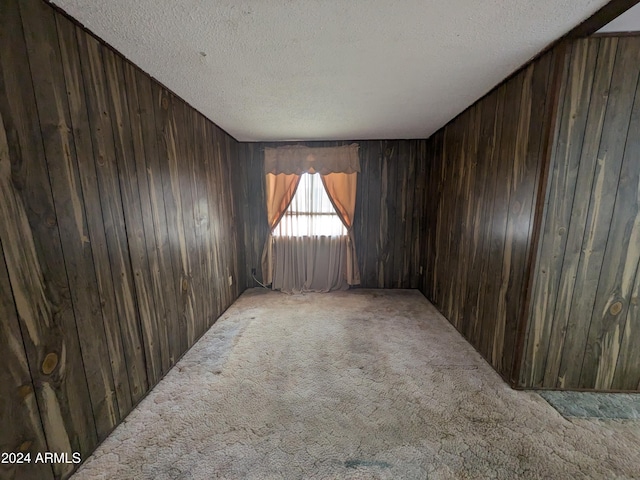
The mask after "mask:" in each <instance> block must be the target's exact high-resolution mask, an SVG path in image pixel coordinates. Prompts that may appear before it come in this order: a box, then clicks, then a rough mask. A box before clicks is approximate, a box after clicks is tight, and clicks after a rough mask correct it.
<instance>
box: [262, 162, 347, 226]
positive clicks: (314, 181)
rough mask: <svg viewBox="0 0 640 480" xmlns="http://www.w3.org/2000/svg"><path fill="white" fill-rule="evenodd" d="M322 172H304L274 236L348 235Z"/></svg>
mask: <svg viewBox="0 0 640 480" xmlns="http://www.w3.org/2000/svg"><path fill="white" fill-rule="evenodd" d="M346 234H347V229H346V228H345V226H344V225H343V224H342V221H341V220H340V217H339V216H338V214H337V213H336V211H335V209H334V208H333V204H332V203H331V200H329V196H328V195H327V192H326V191H325V189H324V185H323V184H322V179H321V178H320V174H319V173H314V174H309V173H303V174H302V175H301V176H300V183H299V185H298V189H297V190H296V194H295V195H294V197H293V200H292V201H291V205H289V208H288V209H287V211H286V212H285V214H284V215H283V217H282V220H280V223H279V224H278V225H277V226H276V228H275V229H274V231H273V235H274V236H288V237H304V236H320V235H324V236H331V235H346Z"/></svg>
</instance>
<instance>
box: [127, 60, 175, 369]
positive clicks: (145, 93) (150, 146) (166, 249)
mask: <svg viewBox="0 0 640 480" xmlns="http://www.w3.org/2000/svg"><path fill="white" fill-rule="evenodd" d="M135 77H136V78H135V83H136V88H137V93H138V111H139V115H140V122H141V133H142V142H143V144H144V146H143V148H144V152H145V162H144V164H142V163H139V164H138V168H137V170H138V172H139V174H138V182H139V183H142V185H140V187H139V188H140V193H141V195H143V192H144V191H145V188H146V187H145V186H144V182H145V180H146V183H147V185H148V193H149V202H150V207H151V219H152V220H153V236H152V235H151V233H148V234H147V238H152V237H155V248H156V252H155V253H156V255H157V262H158V263H157V267H155V268H154V262H155V260H152V261H151V263H150V268H151V280H152V282H153V286H154V287H153V288H154V292H155V298H156V302H157V308H158V312H159V313H160V315H159V318H158V321H159V322H160V323H159V325H158V333H159V335H160V347H161V351H162V356H161V361H162V373H163V374H165V373H166V372H167V371H168V370H169V368H171V366H172V365H173V364H174V363H175V360H177V358H176V356H175V350H174V349H173V348H172V346H171V345H172V341H173V338H175V337H172V336H171V335H172V333H174V331H175V327H176V326H177V325H178V307H177V305H176V290H175V289H176V284H175V283H176V282H175V281H174V278H175V273H174V271H173V265H172V263H171V251H170V246H169V233H168V230H167V215H166V212H165V201H164V192H163V184H162V173H161V168H160V161H159V155H158V143H157V135H156V123H155V122H156V117H155V111H154V99H153V94H152V90H151V81H150V79H149V77H148V76H146V75H145V74H143V73H142V72H141V71H140V70H137V69H136V71H135ZM131 88H132V89H133V87H131ZM141 161H142V159H140V162H141ZM140 172H146V179H145V178H144V176H143V175H140ZM145 217H146V215H145ZM148 220H149V219H147V218H145V222H147V221H148ZM145 231H146V232H148V231H149V230H148V224H147V223H145ZM151 258H155V256H154V255H152V254H151Z"/></svg>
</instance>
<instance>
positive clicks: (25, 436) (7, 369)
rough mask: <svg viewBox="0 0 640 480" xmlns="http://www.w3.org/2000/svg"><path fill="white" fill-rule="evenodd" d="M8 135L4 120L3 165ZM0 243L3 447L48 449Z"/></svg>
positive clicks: (16, 470) (6, 473)
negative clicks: (5, 130)
mask: <svg viewBox="0 0 640 480" xmlns="http://www.w3.org/2000/svg"><path fill="white" fill-rule="evenodd" d="M8 156H9V154H8V145H7V137H6V135H5V132H4V125H3V124H2V122H1V121H0V168H3V165H2V164H3V162H5V161H7V159H8ZM1 247H2V246H1V244H0V351H1V352H2V355H3V362H4V363H3V364H4V368H2V369H1V370H0V384H1V385H2V401H0V418H2V428H1V429H0V451H1V452H23V453H27V452H28V453H30V454H31V456H32V458H34V457H35V455H37V453H38V452H45V451H47V444H46V440H45V436H44V432H43V428H42V423H41V419H40V411H39V409H38V404H37V401H36V397H35V385H34V384H33V381H32V379H31V373H30V371H29V363H28V361H27V353H26V351H25V348H24V343H23V342H22V335H21V333H20V324H19V322H18V314H17V310H16V305H15V302H14V300H13V295H12V292H11V284H10V283H9V272H8V271H7V265H6V262H5V260H4V254H3V252H2V248H1ZM0 477H2V478H11V479H16V480H21V479H24V480H40V479H43V480H45V479H50V478H53V471H52V470H51V466H50V465H46V464H43V463H40V464H36V463H32V464H29V465H17V464H14V465H11V464H2V465H0Z"/></svg>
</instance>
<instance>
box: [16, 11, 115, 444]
mask: <svg viewBox="0 0 640 480" xmlns="http://www.w3.org/2000/svg"><path fill="white" fill-rule="evenodd" d="M21 11H22V19H23V28H24V32H25V39H26V44H27V50H28V54H29V63H30V65H31V72H32V74H31V75H32V79H33V85H34V91H35V97H36V106H37V109H38V116H39V121H40V129H41V131H42V138H43V145H44V153H45V157H46V160H47V166H48V172H49V177H50V182H51V188H52V193H53V201H54V205H55V209H56V215H57V216H58V225H59V227H60V235H61V246H62V253H63V255H64V262H65V266H66V270H67V278H68V281H69V287H70V294H71V304H72V306H73V314H74V317H75V319H76V323H77V328H78V334H79V339H80V343H81V345H82V351H81V352H82V358H83V362H84V370H85V375H86V377H87V383H88V386H89V394H90V397H91V404H92V408H93V416H94V418H95V422H96V428H97V433H98V438H99V439H104V438H105V437H106V436H107V434H108V433H109V432H111V430H112V429H113V428H114V427H115V426H116V425H117V424H118V422H119V421H120V415H119V410H118V405H117V401H116V395H115V387H114V381H113V373H112V370H111V364H110V359H109V353H108V347H107V339H106V334H105V329H104V326H103V317H102V311H101V307H100V298H99V292H98V287H97V281H96V273H95V268H94V263H93V255H92V251H91V245H90V237H89V232H88V229H87V222H86V212H85V209H84V203H83V195H82V190H81V182H80V178H79V172H78V167H77V154H76V147H75V141H74V138H73V130H72V128H71V127H72V124H71V118H70V113H69V104H68V99H67V94H66V85H65V78H64V74H63V71H62V58H61V54H60V50H59V49H58V32H57V29H56V22H55V18H54V15H53V10H52V9H51V8H49V7H48V6H47V5H45V4H44V3H41V2H31V1H26V2H23V3H21Z"/></svg>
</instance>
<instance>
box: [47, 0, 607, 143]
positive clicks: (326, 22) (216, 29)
mask: <svg viewBox="0 0 640 480" xmlns="http://www.w3.org/2000/svg"><path fill="white" fill-rule="evenodd" d="M607 1H608V0H482V1H478V0H446V1H444V0H297V1H294V0H216V1H211V0H181V1H175V0H108V1H105V0H53V3H55V4H56V5H58V6H60V7H61V8H62V9H63V10H65V11H66V12H67V13H69V14H70V15H71V16H72V17H74V18H76V19H77V20H78V21H79V22H80V23H82V24H83V25H85V26H86V27H87V28H88V29H89V30H91V31H92V32H94V33H95V34H96V35H97V36H98V37H100V38H102V39H104V40H105V41H106V42H108V43H109V44H111V45H112V46H113V47H115V48H116V49H117V50H119V51H120V52H121V53H122V54H124V56H125V57H127V58H128V59H130V60H131V61H133V62H134V63H135V64H137V65H138V66H140V67H141V68H142V69H143V70H144V71H145V72H147V73H149V74H150V75H151V76H153V77H155V78H157V79H158V80H159V81H160V82H162V83H163V84H165V85H166V86H167V87H169V88H170V89H171V90H173V91H174V92H175V93H177V94H178V95H179V96H181V97H182V98H183V99H185V100H186V101H187V102H188V103H190V104H191V105H192V106H194V107H195V108H196V109H198V110H199V111H200V112H202V113H203V114H204V115H206V116H207V117H208V118H209V119H211V120H212V121H213V122H215V123H216V124H217V125H219V126H220V127H222V128H223V129H225V130H226V131H227V132H229V133H230V134H231V135H233V136H234V137H235V138H236V139H238V140H240V141H267V140H270V141H277V140H323V139H332V140H342V139H349V140H364V139H385V138H387V139H389V138H426V137H428V136H429V135H431V134H432V133H433V132H435V131H436V130H437V129H438V128H440V127H441V126H442V125H444V124H445V123H447V122H448V121H449V120H451V119H452V118H453V117H454V116H455V115H457V114H458V113H460V112H461V111H463V110H464V109H465V108H466V107H468V106H469V105H471V104H472V103H473V102H474V101H475V100H477V99H478V98H480V97H481V96H482V95H484V94H485V93H486V92H488V91H489V90H490V89H491V88H493V87H494V86H495V85H497V84H498V83H499V82H500V81H501V80H503V79H504V78H505V77H506V76H508V75H509V74H510V73H512V72H513V71H515V70H516V69H517V68H518V67H520V66H521V65H523V64H524V63H525V62H526V61H527V60H529V59H530V58H532V57H533V56H535V55H536V54H537V53H538V52H540V51H541V50H543V49H544V48H545V47H546V46H547V45H548V44H549V43H551V42H552V41H554V40H555V39H557V38H559V37H560V36H562V35H563V34H565V33H566V32H568V31H569V30H571V28H573V27H574V26H576V25H578V24H579V23H580V22H581V21H583V20H585V19H586V18H588V17H589V16H590V15H592V14H593V13H594V12H595V11H597V10H598V9H599V8H600V7H602V6H603V5H604V4H606V3H607Z"/></svg>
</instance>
